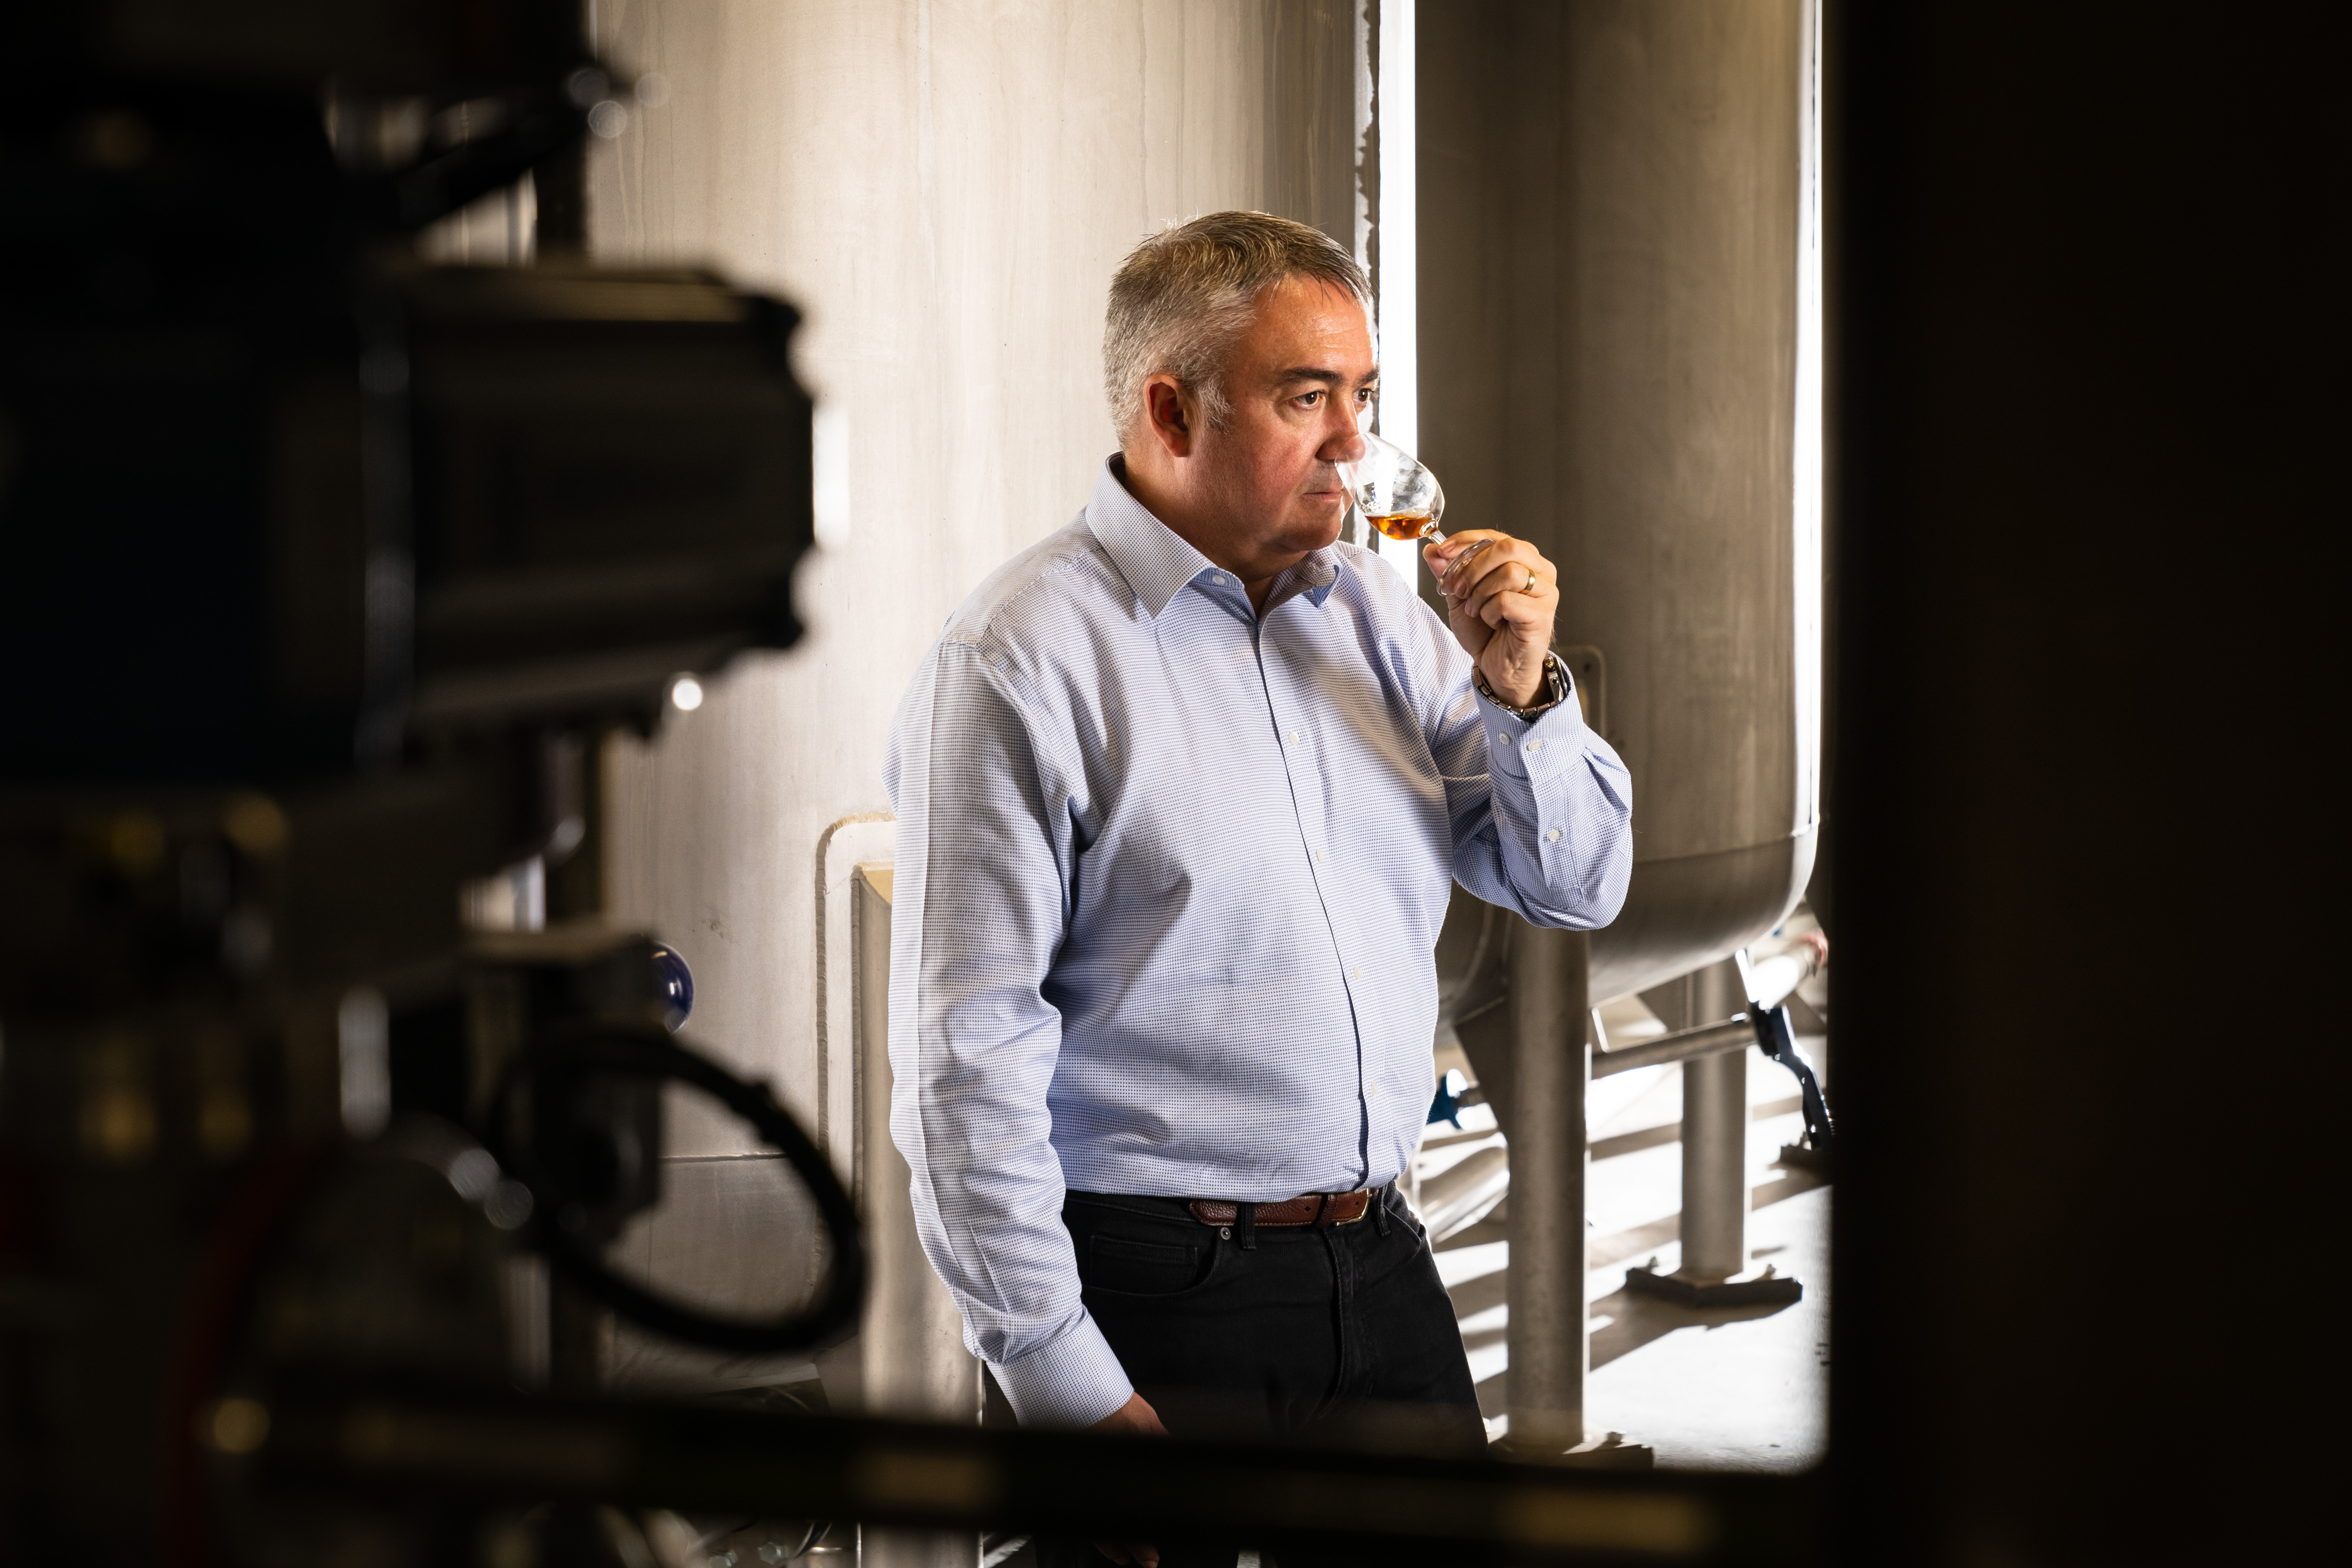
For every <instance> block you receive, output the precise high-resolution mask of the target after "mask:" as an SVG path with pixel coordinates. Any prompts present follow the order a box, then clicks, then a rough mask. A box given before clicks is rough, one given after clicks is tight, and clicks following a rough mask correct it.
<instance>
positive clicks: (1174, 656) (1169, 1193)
mask: <svg viewBox="0 0 2352 1568" xmlns="http://www.w3.org/2000/svg"><path fill="white" fill-rule="evenodd" d="M1367 297H1368V291H1367V289H1366V286H1365V283H1364V279H1363V276H1362V274H1361V272H1360V271H1359V269H1358V268H1357V267H1356V265H1355V263H1354V261H1353V260H1352V259H1351V258H1349V256H1348V254H1347V253H1346V252H1345V251H1344V250H1342V249H1341V248H1340V247H1339V246H1337V245H1336V244H1334V243H1333V242H1332V241H1331V240H1330V239H1328V237H1325V236H1324V235H1322V234H1320V233H1318V232H1317V231H1316V230H1314V229H1311V228H1307V227H1306V226H1302V225H1298V224H1295V223H1290V222H1287V221H1286V220H1284V219H1280V218H1274V217H1268V216H1265V215H1263V214H1256V213H1220V214H1216V215H1213V216H1209V217H1205V218H1201V219H1198V220H1196V221H1194V222H1192V223H1190V224H1186V225H1184V226H1181V227H1180V228H1175V229H1171V230H1170V231H1168V232H1166V233H1164V234H1161V235H1160V236H1159V237H1155V238H1153V239H1150V240H1148V241H1146V242H1145V243H1144V244H1143V245H1142V246H1140V247H1138V248H1137V250H1136V251H1135V253H1134V254H1133V255H1131V256H1130V257H1129V258H1128V259H1127V261H1126V263H1125V264H1124V265H1123V266H1122V267H1121V268H1120V269H1119V272H1118V277H1117V279H1115V280H1114V282H1113V283H1112V286H1111V297H1110V310H1109V318H1108V326H1107V328H1106V331H1105V333H1104V342H1103V358H1104V366H1105V375H1106V386H1107V391H1108V394H1109V397H1110V402H1111V407H1112V413H1113V417H1114V419H1115V420H1116V422H1117V424H1118V431H1119V437H1120V451H1119V454H1118V456H1116V457H1114V458H1110V459H1109V460H1108V463H1106V465H1105V466H1104V468H1103V470H1102V472H1101V473H1100V474H1099V475H1098V476H1097V479H1096V482H1095V491H1094V497H1093V499H1092V500H1090V501H1088V503H1087V507H1086V510H1084V511H1083V512H1082V513H1080V515H1079V516H1078V517H1077V519H1076V521H1072V522H1071V523H1070V524H1069V525H1068V526H1066V527H1065V528H1064V529H1062V530H1061V531H1059V532H1057V533H1055V534H1054V535H1052V536H1051V537H1049V538H1047V539H1046V540H1045V541H1044V542H1042V543H1040V544H1037V545H1036V546H1034V547H1033V548H1031V549H1029V550H1026V551H1024V552H1022V553H1021V554H1019V555H1017V556H1015V557H1014V558H1013V560H1012V561H1010V562H1008V563H1005V564H1004V565H1003V567H1001V568H1000V569H999V570H998V571H997V572H996V573H995V574H993V575H992V576H991V577H990V578H989V580H988V581H987V582H986V583H984V584H982V585H981V587H980V589H979V590H978V591H977V592H976V593H974V594H973V595H972V596H971V598H970V599H968V600H966V601H965V602H964V604H963V605H962V607H961V609H959V610H958V611H957V612H956V613H955V615H954V616H952V617H951V618H950V620H949V622H948V626H947V628H946V630H945V631H944V632H943V633H942V635H941V636H940V640H939V641H938V643H937V644H936V645H934V647H932V649H931V651H930V653H929V656H928V657H927V658H926V659H925V660H924V663H923V666H922V668H921V670H920V671H919V673H918V675H917V676H916V678H915V680H914V682H913V684H912V685H911V686H910V687H909V688H908V692H907V695H906V698H905V700H904V701H903V702H902V704H901V706H900V708H899V711H898V719H897V723H896V729H895V731H894V735H893V739H892V746H891V754H890V761H889V764H888V782H889V788H890V795H891V798H892V800H893V802H894V803H895V804H896V805H897V808H898V882H897V900H896V908H895V911H894V921H895V923H894V925H893V928H892V950H891V996H890V1061H891V1068H892V1072H893V1074H894V1078H895V1085H894V1089H893V1102H892V1114H891V1131H892V1136H893V1140H894V1142H897V1144H898V1147H899V1149H900V1150H901V1151H902V1152H904V1153H905V1154H906V1156H907V1161H908V1165H909V1166H910V1167H911V1168H912V1170H913V1173H914V1183H913V1195H914V1203H915V1212H916V1215H917V1217H918V1222H919V1228H920V1231H921V1234H922V1237H923V1244H924V1248H925V1250H926V1252H927V1253H928V1254H929V1258H930V1259H931V1262H932V1265H933V1266H934V1267H935V1268H937V1269H938V1270H939V1273H940V1278H941V1279H944V1280H945V1281H946V1282H947V1285H948V1288H949V1289H950V1291H952V1292H953V1294H954V1296H955V1298H956V1300H957V1303H958V1305H959V1307H960V1308H961V1311H962V1314H963V1319H964V1323H965V1342H966V1343H967V1344H968V1345H969V1346H970V1347H971V1351H972V1352H973V1353H974V1354H976V1355H978V1356H980V1357H981V1358H982V1360H984V1361H985V1362H986V1363H988V1365H989V1368H990V1369H991V1373H992V1376H993V1378H994V1380H995V1382H996V1384H998V1385H999V1386H1000V1387H1001V1388H1002V1389H1003V1393H1004V1394H1005V1396H1006V1397H1007V1398H1008V1399H1009V1400H1010V1402H1011V1404H1012V1406H1013V1411H1014V1413H1015V1414H1016V1415H1018V1417H1019V1418H1020V1420H1021V1421H1022V1422H1023V1423H1024V1425H1050V1426H1095V1427H1098V1428H1101V1429H1103V1430H1108V1431H1129V1432H1143V1433H1158V1432H1162V1431H1171V1432H1175V1433H1177V1434H1180V1435H1187V1434H1193V1433H1199V1434H1204V1435H1223V1436H1257V1437H1272V1436H1325V1437H1329V1438H1332V1439H1337V1440H1349V1439H1355V1440H1361V1439H1364V1438H1366V1437H1370V1436H1374V1435H1375V1434H1379V1435H1381V1436H1391V1435H1393V1434H1395V1433H1397V1432H1400V1431H1404V1432H1410V1433H1412V1434H1414V1435H1416V1436H1418V1437H1419V1438H1420V1439H1421V1440H1423V1441H1424V1442H1430V1443H1433V1444H1436V1445H1438V1446H1441V1447H1447V1448H1450V1449H1453V1450H1454V1451H1477V1450H1479V1449H1480V1448H1481V1447H1482V1444H1483V1437H1484V1428H1483V1426H1481V1424H1480V1422H1479V1419H1478V1413H1477V1405H1476V1398H1475V1392H1474V1390H1473V1388H1472V1384H1471V1380H1470V1373H1469V1368H1468V1364H1467V1362H1466V1360H1465V1356H1464V1352H1463V1349H1462V1341H1461V1335H1460V1333H1459V1331H1458V1330H1457V1329H1456V1327H1455V1324H1454V1315H1453V1311H1452V1308H1451V1305H1450V1303H1449V1302H1448V1300H1447V1299H1446V1295H1445V1291H1444V1288H1443V1286H1442V1285H1441V1283H1440V1282H1439V1280H1438V1278H1437V1272H1436V1268H1435V1266H1434V1264H1433V1260H1432V1258H1431V1257H1430V1252H1429V1248H1428V1246H1427V1243H1426V1240H1425V1239H1424V1237H1423V1235H1422V1233H1421V1231H1420V1228H1419V1226H1418V1225H1417V1224H1416V1223H1415V1222H1414V1221H1413V1219H1412V1215H1411V1214H1410V1211H1409V1210H1408V1209H1407V1208H1406V1207H1405V1206H1404V1205H1403V1204H1402V1200H1401V1199H1400V1198H1399V1197H1398V1195H1397V1194H1396V1191H1395V1187H1394V1185H1393V1183H1394V1179H1395V1177H1396V1176H1397V1175H1398V1174H1399V1173H1401V1172H1402V1170H1403V1169H1404V1168H1405V1164H1406V1162H1408V1161H1409V1160H1410V1159H1411V1158H1412V1152H1413V1150H1414V1147H1415V1145H1416V1143H1417V1142H1418V1140H1419V1137H1420V1133H1421V1129H1422V1125H1423V1116H1424V1110H1425V1108H1426V1107H1427V1105H1428V1103H1429V1100H1430V1095H1431V1091H1432V1077H1433V1069H1432V1053H1431V1037H1432V1033H1433V1026H1434V1025H1435V1021H1436V1012H1437V986H1436V972H1435V964H1434V961H1433V949H1434V945H1435V942H1436V938H1437V932H1438V927H1439V925H1440V923H1441V922H1442V921H1443V919H1444V913H1445V906H1446V901H1447V897H1448V893H1449V890H1450V884H1451V882H1453V881H1454V880H1457V879H1458V880H1459V881H1460V882H1461V883H1462V884H1463V886H1465V887H1466V888H1467V889H1470V890H1471V891H1472V892H1474V893H1475V894H1476V895H1477V896H1479V897H1480V898H1482V899H1486V900H1490V901H1491V902H1494V903H1497V904H1501V905H1503V906H1504V907H1506V908H1508V909H1511V910H1517V911H1518V912H1519V913H1520V914H1522V915H1524V916H1526V917H1527V918H1528V919H1529V920H1531V921H1537V922H1538V923H1541V924H1545V925H1554V926H1569V927H1576V928H1590V927H1593V926H1599V925H1602V924H1605V923H1607V922H1608V921H1610V920H1612V918H1614V917H1615V915H1616V912H1617V909H1618V907H1619V905H1620V904H1621V903H1622V901H1623V898H1624V891H1625V882H1626V877H1627V874H1628V871H1629V868H1630V862H1631V858H1632V849H1631V842H1630V827H1629V810H1628V803H1629V801H1630V798H1631V791H1630V789H1629V787H1628V782H1627V778H1626V773H1625V770H1624V767H1623V765H1622V763H1620V762H1619V761H1618V759H1617V756H1616V754H1615V753H1614V752H1612V751H1611V750H1610V748H1609V747H1608V745H1607V744H1606V743H1604V742H1602V741H1601V739H1600V737H1598V736H1597V735H1594V734H1593V733H1592V732H1591V731H1590V730H1588V729H1586V728H1585V726H1584V724H1583V721H1582V719H1581V717H1580V714H1579V711H1578V706H1577V703H1576V701H1575V700H1574V699H1573V697H1572V695H1571V694H1570V689H1569V684H1568V678H1567V675H1566V673H1565V671H1564V670H1563V669H1562V668H1561V667H1560V666H1559V661H1558V660H1557V659H1556V658H1552V657H1551V655H1550V653H1549V647H1550V643H1551V637H1552V616H1553V612H1554V610H1555V608H1556V607H1557V606H1558V605H1559V586H1558V580H1557V579H1558V574H1557V573H1556V571H1555V570H1554V568H1553V566H1552V564H1551V563H1549V561H1547V560H1545V559H1544V557H1543V556H1542V555H1541V554H1540V553H1539V552H1538V551H1537V550H1536V549H1535V548H1534V547H1533V546H1532V545H1530V544H1528V542H1526V541H1524V540H1517V539H1513V538H1510V537H1509V536H1507V535H1506V534H1502V533H1498V532H1495V531H1486V530H1474V531H1465V532H1462V533H1457V534H1454V536H1452V537H1451V538H1449V539H1447V540H1446V541H1445V542H1443V543H1442V544H1437V545H1433V546H1431V547H1429V548H1428V549H1427V550H1426V551H1425V552H1424V559H1425V561H1426V562H1427V563H1428V565H1429V567H1430V569H1431V570H1432V571H1433V572H1435V573H1436V574H1438V577H1439V581H1440V582H1441V583H1442V584H1443V585H1444V592H1445V595H1446V602H1447V606H1448V610H1449V618H1448V620H1447V621H1445V622H1440V620H1439V619H1438V618H1437V616H1435V615H1434V614H1433V613H1432V612H1431V611H1430V610H1429V609H1428V608H1427V607H1426V606H1424V605H1423V604H1422V602H1421V601H1420V600H1419V599H1418V598H1417V597H1416V596H1415V594H1414V590H1413V588H1412V585H1410V584H1407V583H1406V582H1405V581H1404V579H1403V578H1402V576H1401V575H1399V574H1397V573H1396V572H1395V571H1394V570H1393V569H1391V567H1390V566H1389V565H1388V564H1386V563H1383V562H1381V560H1380V559H1379V558H1378V557H1377V556H1376V555H1374V554H1372V553H1371V552H1368V551H1365V550H1362V549H1360V548H1357V547H1355V546H1352V545H1347V544H1341V543H1339V542H1338V541H1339V532H1340V527H1341V522H1342V519H1343V517H1344V514H1345V512H1346V510H1347V496H1346V494H1345V493H1344V491H1343V489H1342V484H1341V480H1340V479H1339V474H1338V472H1337V470H1336V468H1335V467H1334V465H1336V464H1338V463H1341V462H1345V461H1347V460H1349V459H1350V458H1355V457H1358V456H1360V455H1361V453H1362V450H1363V443H1362V441H1361V439H1360V436H1359V434H1358V432H1359V429H1360V426H1361V425H1362V423H1363V421H1364V420H1365V419H1366V418H1367V417H1368V416H1369V414H1370V409H1371V406H1372V400H1373V396H1374V392H1375V388H1376V383H1377V374H1376V366H1375V363H1374V361H1373V356H1372V346H1371V339H1370V331H1369V330H1368V326H1367V322H1366V319H1365V310H1364V304H1365V300H1366V299H1367ZM1105 1550H1106V1552H1111V1554H1112V1555H1114V1556H1115V1557H1117V1558H1118V1561H1121V1562H1125V1561H1128V1560H1129V1558H1128V1556H1127V1555H1122V1554H1121V1550H1122V1549H1119V1548H1113V1547H1106V1548H1105ZM1126 1550H1128V1551H1130V1552H1132V1554H1133V1555H1134V1556H1135V1557H1136V1559H1137V1560H1139V1561H1141V1562H1144V1563H1152V1562H1156V1561H1157V1556H1156V1554H1155V1553H1153V1552H1152V1551H1151V1549H1150V1548H1148V1547H1138V1548H1129V1549H1126ZM1224 1561H1225V1562H1228V1563H1230V1562H1231V1561H1232V1556H1231V1554H1230V1553H1227V1554H1226V1556H1225V1557H1224Z"/></svg>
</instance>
